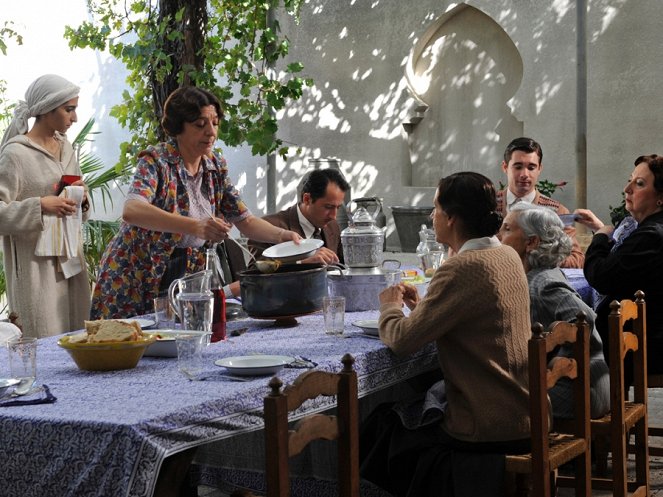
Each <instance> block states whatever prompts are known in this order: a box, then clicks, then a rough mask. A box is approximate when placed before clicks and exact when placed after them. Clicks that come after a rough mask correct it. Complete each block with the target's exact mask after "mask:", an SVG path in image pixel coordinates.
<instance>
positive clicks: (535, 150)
mask: <svg viewBox="0 0 663 497" xmlns="http://www.w3.org/2000/svg"><path fill="white" fill-rule="evenodd" d="M542 159H543V150H542V149H541V145H539V144H538V143H537V142H535V141H534V140H532V139H531V138H525V137H522V138H516V139H515V140H512V141H511V143H509V144H508V145H507V147H506V150H505V151H504V160H503V161H502V171H504V172H505V173H506V176H507V187H506V188H505V189H503V190H500V191H498V192H497V212H499V213H501V214H502V217H506V215H507V213H508V212H510V211H511V207H512V206H513V205H515V204H516V203H518V202H527V203H529V204H535V205H542V206H544V207H548V208H549V209H552V210H553V211H555V212H556V213H557V214H569V210H568V209H567V208H566V207H564V206H563V205H562V204H561V203H559V202H558V201H557V200H553V199H552V198H549V197H546V196H545V195H542V194H541V193H539V192H538V191H537V189H536V183H537V181H538V180H539V175H540V174H541V170H542V169H543V163H542V162H541V161H542ZM564 231H565V232H566V234H567V235H569V236H570V237H571V241H572V242H573V247H572V248H571V255H569V256H568V257H567V258H566V259H564V261H563V262H562V265H561V267H568V268H582V267H583V264H584V263H585V254H584V253H583V252H582V250H581V249H580V245H579V244H578V240H576V236H575V234H576V230H575V228H574V227H573V226H568V227H566V228H565V229H564Z"/></svg>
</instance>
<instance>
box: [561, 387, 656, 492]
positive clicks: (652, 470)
mask: <svg viewBox="0 0 663 497" xmlns="http://www.w3.org/2000/svg"><path fill="white" fill-rule="evenodd" d="M649 424H650V425H656V426H663V389H661V388H654V389H650V390H649ZM649 443H650V444H651V445H656V446H660V447H663V439H661V438H658V437H656V438H651V437H650V438H649ZM630 459H631V461H632V459H633V456H631V457H630ZM608 463H609V461H608ZM631 466H633V465H631ZM630 474H631V475H633V472H632V471H631V473H630ZM649 478H650V490H651V496H652V497H663V457H652V458H650V460H649ZM573 495H574V492H573V489H569V488H564V489H559V490H558V492H557V497H572V496H573ZM611 495H612V492H610V491H604V490H593V491H592V496H594V497H607V496H611Z"/></svg>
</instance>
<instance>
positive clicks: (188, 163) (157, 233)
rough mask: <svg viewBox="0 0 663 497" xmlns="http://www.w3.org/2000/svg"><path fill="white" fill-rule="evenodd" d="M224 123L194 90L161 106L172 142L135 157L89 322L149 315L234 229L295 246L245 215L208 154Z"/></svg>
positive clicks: (210, 99)
mask: <svg viewBox="0 0 663 497" xmlns="http://www.w3.org/2000/svg"><path fill="white" fill-rule="evenodd" d="M222 118H223V111H222V109H221V103H220V102H219V100H218V99H217V98H216V97H215V96H214V95H213V94H212V93H210V92H208V91H206V90H203V89H200V88H195V87H185V88H179V89H177V90H175V91H174V92H173V93H172V94H171V95H170V96H169V97H168V99H167V100H166V103H165V105H164V117H163V119H162V123H161V124H162V126H163V128H164V130H165V131H166V133H167V134H168V135H169V136H170V137H171V138H170V139H169V140H168V141H166V142H164V143H159V144H158V145H155V146H150V147H148V149H147V150H145V151H143V152H141V153H140V154H139V156H138V165H137V168H136V172H135V175H134V178H133V181H132V183H131V188H130V190H129V194H128V196H127V200H126V203H125V205H124V210H123V213H122V218H123V221H124V222H123V223H122V225H121V227H120V231H119V232H118V234H117V235H116V236H115V238H114V239H113V240H112V241H111V243H110V245H109V246H108V248H107V249H106V252H105V253H104V256H103V257H102V260H101V263H100V270H99V273H98V277H97V283H96V286H95V289H94V293H93V300H92V311H91V317H92V318H93V319H98V318H125V317H131V316H136V315H140V314H145V313H147V312H151V310H152V301H153V299H154V297H156V296H157V295H158V294H159V293H163V292H164V291H165V290H167V289H168V285H169V284H170V282H172V281H173V280H174V279H176V278H179V277H181V276H182V275H184V274H185V273H192V272H196V271H200V270H202V269H204V265H205V250H206V248H207V247H208V246H211V244H212V243H216V242H221V241H223V240H225V239H226V238H228V236H229V232H230V230H231V228H232V227H233V225H235V226H237V228H238V229H239V230H240V232H241V233H242V234H243V235H245V236H247V237H249V238H252V239H259V240H261V241H265V242H271V243H279V242H285V241H289V240H293V241H298V240H299V239H300V237H299V235H298V234H297V233H294V232H292V231H287V230H283V229H281V228H277V227H275V226H273V225H272V224H270V223H268V222H266V221H263V220H262V219H260V218H258V217H255V216H253V215H252V214H251V213H250V212H249V210H248V208H247V207H246V205H245V204H244V202H243V201H242V199H241V198H240V196H239V193H238V192H237V190H236V188H235V187H234V186H233V184H232V183H231V182H230V179H229V178H228V167H227V165H226V161H225V160H224V159H223V158H222V157H221V156H220V154H219V153H217V152H216V151H214V150H213V147H214V143H215V142H216V139H217V129H218V125H219V120H220V119H222Z"/></svg>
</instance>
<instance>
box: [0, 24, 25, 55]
mask: <svg viewBox="0 0 663 497" xmlns="http://www.w3.org/2000/svg"><path fill="white" fill-rule="evenodd" d="M13 25H14V23H13V22H12V21H5V23H4V24H3V25H2V27H0V52H2V55H7V42H6V41H5V40H8V39H11V38H13V39H14V40H16V43H17V44H18V45H23V37H22V36H21V35H20V34H19V33H18V32H17V31H15V30H14V29H13V27H12V26H13Z"/></svg>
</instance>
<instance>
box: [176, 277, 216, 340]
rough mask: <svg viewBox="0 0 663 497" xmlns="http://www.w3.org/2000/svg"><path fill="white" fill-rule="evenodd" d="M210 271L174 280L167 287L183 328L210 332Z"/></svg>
mask: <svg viewBox="0 0 663 497" xmlns="http://www.w3.org/2000/svg"><path fill="white" fill-rule="evenodd" d="M211 278H212V271H210V270H205V271H200V272H198V273H194V274H190V275H187V276H183V277H182V278H179V279H177V280H174V281H173V282H172V283H171V284H170V286H169V287H168V295H169V297H170V302H171V305H172V306H173V309H175V312H176V314H177V317H179V318H180V322H181V323H182V329H183V330H199V331H206V332H208V333H211V329H212V307H213V303H214V295H213V294H212V291H211V289H210V280H211Z"/></svg>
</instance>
